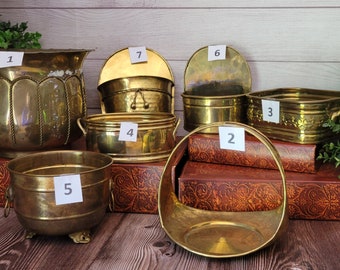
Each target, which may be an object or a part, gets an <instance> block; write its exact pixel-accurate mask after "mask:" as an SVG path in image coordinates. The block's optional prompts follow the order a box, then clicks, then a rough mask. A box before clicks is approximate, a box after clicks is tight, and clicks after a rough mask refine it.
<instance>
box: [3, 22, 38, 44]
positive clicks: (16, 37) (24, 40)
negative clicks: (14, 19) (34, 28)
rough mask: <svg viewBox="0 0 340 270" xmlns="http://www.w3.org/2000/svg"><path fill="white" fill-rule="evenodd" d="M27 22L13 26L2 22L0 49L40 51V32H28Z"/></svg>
mask: <svg viewBox="0 0 340 270" xmlns="http://www.w3.org/2000/svg"><path fill="white" fill-rule="evenodd" d="M26 30H27V22H22V23H20V24H19V23H17V24H14V25H12V24H11V22H3V21H1V22H0V48H3V49H40V48H41V45H40V42H39V39H40V38H41V34H40V33H39V32H26Z"/></svg>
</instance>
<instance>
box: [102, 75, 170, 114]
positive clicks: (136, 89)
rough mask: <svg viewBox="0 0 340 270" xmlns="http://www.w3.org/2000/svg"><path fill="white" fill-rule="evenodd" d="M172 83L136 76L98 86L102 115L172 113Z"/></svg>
mask: <svg viewBox="0 0 340 270" xmlns="http://www.w3.org/2000/svg"><path fill="white" fill-rule="evenodd" d="M173 87H174V83H173V82H172V81H171V80H168V79H166V78H160V77H154V76H136V77H127V78H120V79H115V80H111V81H108V82H105V83H103V84H101V85H99V86H98V90H99V93H100V98H101V106H102V108H101V109H102V112H103V113H114V112H172V111H173V94H174V93H173V89H174V88H173Z"/></svg>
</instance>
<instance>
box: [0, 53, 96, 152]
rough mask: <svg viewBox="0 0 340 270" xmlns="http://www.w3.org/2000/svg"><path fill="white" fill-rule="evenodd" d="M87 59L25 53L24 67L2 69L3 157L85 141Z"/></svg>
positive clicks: (0, 137) (0, 144) (0, 122)
mask: <svg viewBox="0 0 340 270" xmlns="http://www.w3.org/2000/svg"><path fill="white" fill-rule="evenodd" d="M88 53H89V51H88V50H25V51H24V58H23V63H22V66H18V67H7V68H0V96H1V98H2V103H1V106H0V156H3V157H8V158H13V157H17V156H19V155H21V154H27V153H29V152H35V151H43V150H48V149H57V148H62V147H64V146H66V145H68V144H69V143H71V142H73V141H75V140H76V139H78V138H79V137H80V136H81V131H80V130H79V128H78V126H77V124H76V121H77V119H78V118H79V117H83V116H85V115H86V100H85V89H84V78H83V73H82V64H83V61H84V58H85V57H86V56H87V54H88Z"/></svg>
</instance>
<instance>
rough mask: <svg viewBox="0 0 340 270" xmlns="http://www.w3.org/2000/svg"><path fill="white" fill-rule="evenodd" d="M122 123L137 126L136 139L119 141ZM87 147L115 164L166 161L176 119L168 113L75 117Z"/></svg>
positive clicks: (176, 125) (169, 151)
mask: <svg viewBox="0 0 340 270" xmlns="http://www.w3.org/2000/svg"><path fill="white" fill-rule="evenodd" d="M122 122H131V123H135V124H137V125H138V128H137V140H136V142H134V141H124V140H122V141H121V140H119V135H120V131H121V127H120V126H121V123H122ZM78 125H79V127H80V128H81V130H82V131H83V133H84V136H85V137H86V147H87V150H90V151H95V152H101V153H105V154H108V155H110V156H111V157H113V158H114V161H115V163H146V162H156V161H162V160H166V159H167V158H168V156H169V154H170V153H171V151H172V149H173V148H174V146H175V141H176V132H177V128H178V125H179V119H177V118H176V116H175V115H173V114H170V113H141V112H139V113H107V114H95V115H90V116H88V117H86V118H83V119H78Z"/></svg>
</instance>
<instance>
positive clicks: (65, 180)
mask: <svg viewBox="0 0 340 270" xmlns="http://www.w3.org/2000/svg"><path fill="white" fill-rule="evenodd" d="M54 193H55V203H56V205H60V204H69V203H77V202H82V201H83V193H82V189H81V180H80V175H79V174H76V175H62V176H55V177H54Z"/></svg>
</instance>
